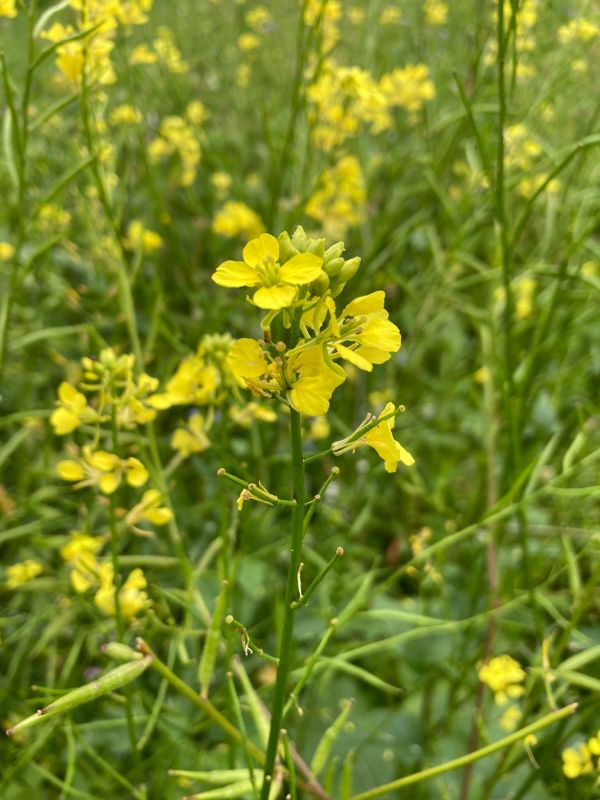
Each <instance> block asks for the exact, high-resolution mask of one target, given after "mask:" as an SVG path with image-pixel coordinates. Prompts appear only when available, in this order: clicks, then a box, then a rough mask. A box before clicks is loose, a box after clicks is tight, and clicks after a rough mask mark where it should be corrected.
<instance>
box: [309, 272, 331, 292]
mask: <svg viewBox="0 0 600 800" xmlns="http://www.w3.org/2000/svg"><path fill="white" fill-rule="evenodd" d="M327 289H329V276H328V275H327V274H326V273H325V272H324V273H323V274H322V275H321V276H320V277H319V278H317V279H316V280H314V281H313V282H312V283H311V284H310V291H311V294H313V295H316V296H317V297H322V296H323V295H324V294H325V292H326V291H327Z"/></svg>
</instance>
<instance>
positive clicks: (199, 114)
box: [185, 100, 209, 125]
mask: <svg viewBox="0 0 600 800" xmlns="http://www.w3.org/2000/svg"><path fill="white" fill-rule="evenodd" d="M185 116H186V117H187V120H188V122H191V123H192V125H202V123H203V122H205V121H206V120H207V119H208V116H209V114H208V109H207V108H206V106H205V105H204V103H203V102H202V101H201V100H192V101H191V102H190V103H188V105H187V108H186V109H185Z"/></svg>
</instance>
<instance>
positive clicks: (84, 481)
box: [56, 445, 148, 494]
mask: <svg viewBox="0 0 600 800" xmlns="http://www.w3.org/2000/svg"><path fill="white" fill-rule="evenodd" d="M56 471H57V473H58V475H59V477H60V478H62V479H63V480H64V481H71V482H74V483H75V488H76V489H83V488H85V487H87V486H98V488H99V489H100V491H101V492H102V493H103V494H113V493H114V492H115V491H116V490H117V489H118V488H119V486H120V485H121V482H122V480H123V477H125V480H126V481H127V483H128V484H129V485H130V486H135V487H138V488H139V487H140V486H143V485H144V484H145V483H146V481H147V480H148V470H147V469H146V467H145V466H144V465H143V464H142V462H141V461H139V460H138V459H137V458H132V457H130V458H127V459H125V460H122V459H120V458H119V456H117V455H115V454H114V453H108V452H107V451H106V450H96V451H93V450H92V449H91V447H89V446H87V445H86V446H85V447H83V449H82V458H80V459H78V460H74V459H64V460H63V461H59V462H58V464H57V465H56Z"/></svg>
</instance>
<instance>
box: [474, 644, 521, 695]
mask: <svg viewBox="0 0 600 800" xmlns="http://www.w3.org/2000/svg"><path fill="white" fill-rule="evenodd" d="M478 672H479V680H480V681H481V682H482V683H485V684H486V686H489V688H490V689H491V690H492V691H493V692H494V699H495V701H496V703H497V704H498V705H499V706H502V705H505V704H506V703H507V702H508V701H509V700H510V699H513V700H514V699H516V698H517V697H522V696H523V695H524V694H525V689H524V687H523V686H521V684H522V683H523V681H524V680H525V678H526V674H525V671H524V670H523V668H522V667H521V665H520V664H519V662H518V661H515V659H514V658H512V657H511V656H509V655H506V654H505V655H501V656H496V657H495V658H492V659H490V660H489V661H488V662H486V663H485V664H482V665H481V666H480V667H479V671H478Z"/></svg>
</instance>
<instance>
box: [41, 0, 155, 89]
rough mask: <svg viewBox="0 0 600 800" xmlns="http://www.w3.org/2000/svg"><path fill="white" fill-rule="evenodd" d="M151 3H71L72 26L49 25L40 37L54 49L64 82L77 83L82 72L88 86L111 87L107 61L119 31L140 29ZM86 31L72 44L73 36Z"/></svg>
mask: <svg viewBox="0 0 600 800" xmlns="http://www.w3.org/2000/svg"><path fill="white" fill-rule="evenodd" d="M152 2H153V0H71V2H70V3H69V4H68V5H69V6H70V8H72V9H73V10H75V12H76V15H77V18H76V22H75V26H73V25H71V24H66V25H65V24H63V23H61V22H53V23H52V25H50V27H49V28H47V29H44V30H43V31H42V32H41V34H40V35H41V37H42V38H44V39H47V40H49V41H50V42H52V43H53V44H55V45H58V46H57V47H56V56H57V57H56V66H57V67H58V69H59V70H60V72H61V73H62V74H63V75H64V76H65V78H67V79H68V80H70V81H72V82H74V83H81V81H82V78H83V74H84V70H85V74H86V77H87V79H88V81H89V82H90V83H98V84H102V85H106V84H110V83H114V82H115V81H116V74H115V71H114V68H113V65H112V62H111V59H110V54H111V51H112V49H113V48H114V45H115V38H116V35H117V30H118V29H119V27H122V28H125V29H127V28H128V27H129V26H131V25H143V24H144V23H146V22H147V21H148V12H149V11H150V9H151V8H152ZM84 31H89V33H88V34H87V35H84V36H82V37H80V38H78V39H75V41H66V40H68V39H69V38H70V37H73V36H75V34H77V33H82V32H84Z"/></svg>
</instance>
